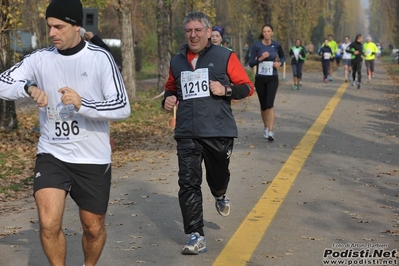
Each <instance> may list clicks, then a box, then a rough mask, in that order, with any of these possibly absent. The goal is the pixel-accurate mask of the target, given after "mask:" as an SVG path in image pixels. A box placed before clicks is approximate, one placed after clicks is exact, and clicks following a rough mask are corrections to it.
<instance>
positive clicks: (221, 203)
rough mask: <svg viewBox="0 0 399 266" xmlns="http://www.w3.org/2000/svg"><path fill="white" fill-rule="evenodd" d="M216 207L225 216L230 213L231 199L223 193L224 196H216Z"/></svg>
mask: <svg viewBox="0 0 399 266" xmlns="http://www.w3.org/2000/svg"><path fill="white" fill-rule="evenodd" d="M215 207H216V210H217V211H218V213H219V214H220V215H222V216H224V217H226V216H228V215H229V214H230V200H229V198H228V197H227V196H226V195H223V198H221V199H217V198H215Z"/></svg>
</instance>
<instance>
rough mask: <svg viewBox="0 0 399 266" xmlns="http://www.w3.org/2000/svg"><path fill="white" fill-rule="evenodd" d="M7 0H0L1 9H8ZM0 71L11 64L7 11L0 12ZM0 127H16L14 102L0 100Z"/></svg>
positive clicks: (13, 128)
mask: <svg viewBox="0 0 399 266" xmlns="http://www.w3.org/2000/svg"><path fill="white" fill-rule="evenodd" d="M9 6H10V2H9V0H1V2H0V7H1V9H2V10H8V7H9ZM0 14H1V15H0V29H1V30H0V73H1V72H3V71H5V70H6V69H8V68H9V67H10V66H11V56H10V37H9V35H8V33H9V28H10V25H9V24H8V21H7V16H8V13H7V12H0ZM0 128H2V129H5V130H10V131H13V130H16V129H18V120H17V112H16V110H15V102H12V101H4V100H0Z"/></svg>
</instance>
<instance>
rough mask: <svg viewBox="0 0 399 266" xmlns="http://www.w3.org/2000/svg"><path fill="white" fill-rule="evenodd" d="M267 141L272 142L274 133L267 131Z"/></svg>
mask: <svg viewBox="0 0 399 266" xmlns="http://www.w3.org/2000/svg"><path fill="white" fill-rule="evenodd" d="M267 139H268V140H269V141H273V140H274V133H273V132H271V131H269V137H268V138H267Z"/></svg>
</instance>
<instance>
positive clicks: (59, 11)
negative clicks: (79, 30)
mask: <svg viewBox="0 0 399 266" xmlns="http://www.w3.org/2000/svg"><path fill="white" fill-rule="evenodd" d="M48 17H53V18H58V19H60V20H63V21H65V22H68V23H70V24H72V25H77V26H82V25H83V24H82V23H83V8H82V3H80V0H51V2H50V4H49V5H48V7H47V10H46V19H47V18H48Z"/></svg>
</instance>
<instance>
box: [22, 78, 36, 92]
mask: <svg viewBox="0 0 399 266" xmlns="http://www.w3.org/2000/svg"><path fill="white" fill-rule="evenodd" d="M30 86H35V87H37V84H36V82H34V81H32V80H27V81H26V83H25V86H24V90H25V91H26V93H27V94H29V95H30V93H29V87H30Z"/></svg>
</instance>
